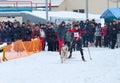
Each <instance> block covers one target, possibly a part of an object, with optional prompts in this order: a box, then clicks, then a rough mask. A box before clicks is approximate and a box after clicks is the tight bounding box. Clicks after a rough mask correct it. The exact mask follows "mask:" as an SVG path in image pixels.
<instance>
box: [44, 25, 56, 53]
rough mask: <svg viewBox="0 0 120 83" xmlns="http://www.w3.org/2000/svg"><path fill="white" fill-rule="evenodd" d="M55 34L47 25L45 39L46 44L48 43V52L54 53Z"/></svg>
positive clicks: (50, 26)
mask: <svg viewBox="0 0 120 83" xmlns="http://www.w3.org/2000/svg"><path fill="white" fill-rule="evenodd" d="M55 37H56V36H55V32H54V30H53V26H52V25H49V26H48V29H47V31H46V39H47V43H48V51H55V41H56V38H55Z"/></svg>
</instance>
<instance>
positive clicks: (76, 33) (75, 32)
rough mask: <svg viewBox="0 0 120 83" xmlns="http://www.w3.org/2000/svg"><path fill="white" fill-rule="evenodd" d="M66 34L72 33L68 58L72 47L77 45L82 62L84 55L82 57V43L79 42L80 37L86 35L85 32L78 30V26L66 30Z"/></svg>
mask: <svg viewBox="0 0 120 83" xmlns="http://www.w3.org/2000/svg"><path fill="white" fill-rule="evenodd" d="M68 32H71V33H73V36H74V37H73V40H72V43H71V47H70V55H69V57H68V58H71V57H72V48H73V47H74V45H75V44H77V43H79V45H80V46H79V49H80V53H81V58H82V60H83V61H85V58H84V55H83V49H82V42H81V35H82V34H85V33H86V30H80V26H79V25H75V26H74V28H73V29H71V30H68Z"/></svg>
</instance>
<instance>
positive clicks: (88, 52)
mask: <svg viewBox="0 0 120 83" xmlns="http://www.w3.org/2000/svg"><path fill="white" fill-rule="evenodd" d="M88 53H89V57H90V60H92V57H91V53H90V49H89V47H88Z"/></svg>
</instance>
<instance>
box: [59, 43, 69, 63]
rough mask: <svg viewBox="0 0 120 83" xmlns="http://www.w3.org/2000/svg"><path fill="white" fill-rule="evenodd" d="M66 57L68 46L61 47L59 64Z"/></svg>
mask: <svg viewBox="0 0 120 83" xmlns="http://www.w3.org/2000/svg"><path fill="white" fill-rule="evenodd" d="M67 57H68V46H67V45H62V48H61V63H63V62H64V61H65V60H66V59H67Z"/></svg>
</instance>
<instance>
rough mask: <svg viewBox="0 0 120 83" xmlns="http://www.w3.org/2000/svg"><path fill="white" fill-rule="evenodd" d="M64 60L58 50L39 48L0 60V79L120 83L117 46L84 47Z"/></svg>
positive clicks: (4, 82) (7, 81)
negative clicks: (9, 58)
mask: <svg viewBox="0 0 120 83" xmlns="http://www.w3.org/2000/svg"><path fill="white" fill-rule="evenodd" d="M83 49H84V50H83V51H84V56H85V59H86V62H83V61H82V60H81V56H80V53H79V51H74V52H73V56H72V58H71V59H67V60H66V61H65V62H64V63H63V64H62V63H61V62H60V56H59V53H58V52H50V51H42V52H39V53H36V54H33V55H32V56H29V57H25V58H20V59H16V60H9V61H7V62H2V63H1V64H0V83H120V71H119V70H120V66H119V65H120V60H119V59H120V56H119V53H120V48H116V49H114V50H112V49H109V48H99V47H98V48H95V47H89V49H90V54H91V57H92V60H90V57H89V53H88V48H83Z"/></svg>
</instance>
